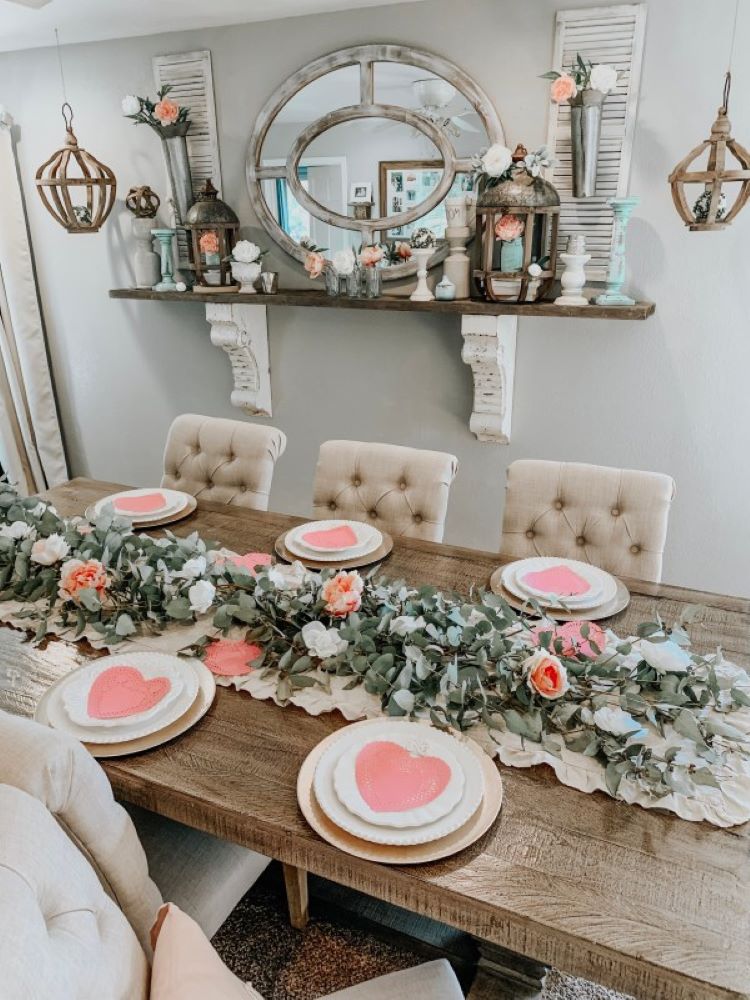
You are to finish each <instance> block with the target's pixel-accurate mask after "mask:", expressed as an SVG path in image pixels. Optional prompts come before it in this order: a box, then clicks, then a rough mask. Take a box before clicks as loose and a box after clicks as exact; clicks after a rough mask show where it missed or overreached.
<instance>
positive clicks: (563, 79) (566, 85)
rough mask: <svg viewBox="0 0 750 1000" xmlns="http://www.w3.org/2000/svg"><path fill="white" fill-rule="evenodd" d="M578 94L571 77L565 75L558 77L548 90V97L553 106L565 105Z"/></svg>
mask: <svg viewBox="0 0 750 1000" xmlns="http://www.w3.org/2000/svg"><path fill="white" fill-rule="evenodd" d="M577 93H578V87H577V86H576V82H575V80H574V79H573V77H572V76H568V74H567V73H563V74H562V76H558V78H557V79H556V80H554V81H553V83H552V86H551V88H550V96H551V98H552V100H553V101H554V102H555V104H565V102H566V101H569V100H570V99H571V98H572V97H575V96H576V94H577Z"/></svg>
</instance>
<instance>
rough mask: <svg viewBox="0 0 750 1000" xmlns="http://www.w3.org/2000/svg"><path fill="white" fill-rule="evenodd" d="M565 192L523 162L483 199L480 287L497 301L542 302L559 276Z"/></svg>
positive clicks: (479, 227) (480, 201)
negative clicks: (559, 238)
mask: <svg viewBox="0 0 750 1000" xmlns="http://www.w3.org/2000/svg"><path fill="white" fill-rule="evenodd" d="M559 216H560V197H559V195H558V193H557V191H556V190H555V189H554V188H553V187H552V185H551V184H550V183H549V182H548V181H545V180H543V179H542V178H541V177H532V176H531V174H529V173H528V172H527V171H526V170H525V169H523V167H522V166H521V165H519V168H518V169H517V170H514V171H513V173H512V175H511V177H510V178H509V179H506V180H501V181H500V182H499V183H498V184H495V186H494V187H487V188H485V190H484V191H481V192H480V194H479V197H478V199H477V240H476V244H475V245H476V247H477V252H478V254H479V261H478V264H477V266H476V267H475V268H474V283H475V285H476V287H477V290H478V291H479V292H480V294H481V295H482V296H483V297H484V298H485V299H489V300H490V301H491V302H536V301H537V300H538V299H542V298H544V296H545V295H546V294H547V292H548V291H549V289H550V288H551V286H552V283H553V281H554V280H555V264H556V260H557V227H558V220H559Z"/></svg>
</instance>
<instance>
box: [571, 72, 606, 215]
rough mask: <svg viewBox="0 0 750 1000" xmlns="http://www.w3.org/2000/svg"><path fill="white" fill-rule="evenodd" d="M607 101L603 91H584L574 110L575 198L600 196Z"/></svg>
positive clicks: (572, 141) (572, 117) (572, 108)
mask: <svg viewBox="0 0 750 1000" xmlns="http://www.w3.org/2000/svg"><path fill="white" fill-rule="evenodd" d="M605 97H606V94H603V93H602V91H601V90H584V91H582V92H581V93H580V94H579V95H578V97H577V98H576V103H575V104H573V105H571V108H570V141H571V151H572V156H573V197H574V198H592V197H593V196H594V195H595V194H596V169H597V165H598V162H599V140H600V138H601V133H602V105H603V104H604V98H605ZM579 101H580V103H578V102H579Z"/></svg>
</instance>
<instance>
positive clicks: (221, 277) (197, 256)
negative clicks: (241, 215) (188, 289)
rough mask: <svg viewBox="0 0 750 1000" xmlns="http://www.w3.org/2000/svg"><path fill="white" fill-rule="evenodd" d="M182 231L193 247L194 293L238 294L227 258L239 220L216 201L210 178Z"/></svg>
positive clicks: (233, 243)
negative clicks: (186, 234) (185, 231)
mask: <svg viewBox="0 0 750 1000" xmlns="http://www.w3.org/2000/svg"><path fill="white" fill-rule="evenodd" d="M185 228H186V229H187V230H188V232H189V233H190V236H191V241H192V242H191V245H192V248H193V263H194V266H195V278H196V285H195V287H194V288H193V291H194V292H222V291H223V292H236V291H238V289H239V284H238V283H237V282H235V281H234V280H233V278H232V272H231V267H230V258H231V256H232V250H233V249H234V245H235V243H236V242H237V234H238V233H239V229H240V220H239V219H238V218H237V216H236V214H235V213H234V211H233V210H232V209H231V208H230V207H229V205H227V204H226V202H223V201H222V200H221V199H220V198H219V196H218V191H217V190H216V188H215V187H214V186H213V184H212V183H211V180H210V179H209V180H207V181H206V183H205V184H204V185H203V187H202V188H201V190H200V191H199V192H198V200H197V201H196V202H195V204H194V205H193V206H192V208H190V209H189V211H188V213H187V215H186V216H185Z"/></svg>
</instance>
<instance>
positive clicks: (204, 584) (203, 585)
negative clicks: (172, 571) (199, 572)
mask: <svg viewBox="0 0 750 1000" xmlns="http://www.w3.org/2000/svg"><path fill="white" fill-rule="evenodd" d="M215 596H216V587H214V585H213V584H212V583H209V581H208V580H198V582H197V583H194V584H193V586H192V587H191V588H190V590H189V591H188V599H189V601H190V610H191V611H195V612H196V613H197V614H199V615H202V614H205V612H206V611H208V609H209V608H210V607H211V605H212V604H213V602H214V597H215Z"/></svg>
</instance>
